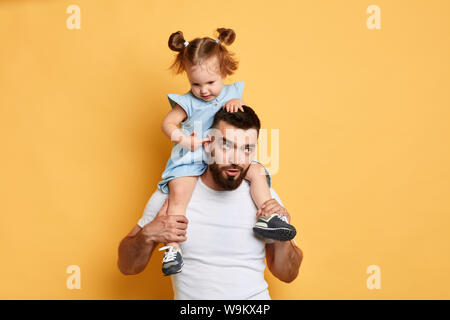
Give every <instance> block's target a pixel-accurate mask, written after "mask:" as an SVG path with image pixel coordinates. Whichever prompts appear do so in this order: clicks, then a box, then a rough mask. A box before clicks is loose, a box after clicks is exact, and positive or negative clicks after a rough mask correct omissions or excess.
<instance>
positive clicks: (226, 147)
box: [222, 143, 231, 149]
mask: <svg viewBox="0 0 450 320" xmlns="http://www.w3.org/2000/svg"><path fill="white" fill-rule="evenodd" d="M222 148H224V149H229V148H231V146H230V145H229V144H228V143H224V144H223V145H222Z"/></svg>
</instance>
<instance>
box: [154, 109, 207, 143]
mask: <svg viewBox="0 0 450 320" xmlns="http://www.w3.org/2000/svg"><path fill="white" fill-rule="evenodd" d="M186 118H187V114H186V111H184V109H183V108H182V107H180V106H179V105H175V107H173V108H172V110H170V112H169V113H168V114H167V115H166V116H165V118H164V120H163V121H162V125H161V129H162V131H163V132H164V134H165V135H166V136H167V137H168V138H169V139H170V140H171V141H174V142H175V143H177V144H179V145H180V146H182V147H183V148H186V149H189V150H191V151H194V150H197V149H198V148H200V147H201V146H202V144H203V142H205V141H209V139H206V138H205V139H199V138H197V137H196V133H195V131H192V134H191V135H190V136H186V135H184V134H183V132H182V131H181V129H180V128H179V125H180V123H181V122H183V121H184V120H185V119H186Z"/></svg>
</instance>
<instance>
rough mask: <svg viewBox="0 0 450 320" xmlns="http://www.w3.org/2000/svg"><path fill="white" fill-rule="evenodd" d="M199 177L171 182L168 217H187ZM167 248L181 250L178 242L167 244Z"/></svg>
mask: <svg viewBox="0 0 450 320" xmlns="http://www.w3.org/2000/svg"><path fill="white" fill-rule="evenodd" d="M197 178H198V177H179V178H176V179H173V180H170V181H169V190H170V191H169V207H168V209H167V214H168V215H186V207H187V205H188V204H189V201H190V200H191V196H192V193H193V192H194V188H195V185H196V183H197ZM166 245H167V246H174V247H177V248H179V247H180V245H179V244H178V243H176V242H171V243H167V244H166Z"/></svg>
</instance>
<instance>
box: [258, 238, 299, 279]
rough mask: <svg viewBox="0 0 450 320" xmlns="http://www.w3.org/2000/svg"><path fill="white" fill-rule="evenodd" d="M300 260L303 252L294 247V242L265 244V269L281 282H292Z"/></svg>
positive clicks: (296, 273) (296, 274)
mask: <svg viewBox="0 0 450 320" xmlns="http://www.w3.org/2000/svg"><path fill="white" fill-rule="evenodd" d="M302 260H303V252H302V251H301V250H300V248H299V247H297V246H296V245H295V242H294V240H291V241H285V242H280V241H275V242H274V243H271V244H266V261H267V267H268V268H269V270H270V272H272V274H273V275H274V276H275V277H277V278H278V279H280V280H281V281H284V282H288V283H289V282H292V281H294V280H295V279H296V278H297V276H298V271H299V269H300V265H301V263H302Z"/></svg>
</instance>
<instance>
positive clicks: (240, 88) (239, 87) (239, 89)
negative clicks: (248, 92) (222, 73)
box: [233, 81, 244, 99]
mask: <svg viewBox="0 0 450 320" xmlns="http://www.w3.org/2000/svg"><path fill="white" fill-rule="evenodd" d="M233 86H234V88H235V89H236V91H237V95H238V97H239V98H240V99H241V98H242V93H243V92H244V81H238V82H235V83H234V85H233Z"/></svg>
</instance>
